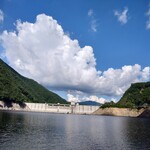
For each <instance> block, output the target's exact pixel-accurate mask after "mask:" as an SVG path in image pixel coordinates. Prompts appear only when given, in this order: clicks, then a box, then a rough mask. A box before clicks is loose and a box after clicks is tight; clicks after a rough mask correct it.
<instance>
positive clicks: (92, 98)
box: [67, 94, 107, 104]
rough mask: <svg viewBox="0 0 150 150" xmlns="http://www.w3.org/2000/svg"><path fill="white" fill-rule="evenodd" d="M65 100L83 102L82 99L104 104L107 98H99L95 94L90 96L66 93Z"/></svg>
mask: <svg viewBox="0 0 150 150" xmlns="http://www.w3.org/2000/svg"><path fill="white" fill-rule="evenodd" d="M67 100H68V101H69V102H83V101H95V102H98V103H101V104H104V103H105V102H106V101H107V100H106V99H105V98H99V97H97V96H95V95H90V96H81V95H75V96H74V95H72V94H67Z"/></svg>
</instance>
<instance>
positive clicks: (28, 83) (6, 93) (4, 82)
mask: <svg viewBox="0 0 150 150" xmlns="http://www.w3.org/2000/svg"><path fill="white" fill-rule="evenodd" d="M0 100H2V101H5V102H17V103H20V102H36V103H68V102H67V101H66V100H64V99H63V98H61V97H60V96H58V95H57V94H55V93H53V92H51V91H49V90H48V89H46V88H45V87H43V86H42V85H40V84H38V83H37V82H36V81H34V80H32V79H28V78H26V77H23V76H21V75H20V74H19V73H17V72H16V71H15V70H14V69H12V68H11V67H10V66H8V65H7V64H6V63H5V62H4V61H3V60H2V59H0Z"/></svg>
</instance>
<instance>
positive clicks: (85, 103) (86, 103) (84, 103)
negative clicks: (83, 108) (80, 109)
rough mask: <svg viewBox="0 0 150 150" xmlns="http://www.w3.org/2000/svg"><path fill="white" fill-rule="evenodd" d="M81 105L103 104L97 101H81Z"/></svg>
mask: <svg viewBox="0 0 150 150" xmlns="http://www.w3.org/2000/svg"><path fill="white" fill-rule="evenodd" d="M79 104H80V105H91V106H100V105H102V104H100V103H98V102H95V101H84V102H79Z"/></svg>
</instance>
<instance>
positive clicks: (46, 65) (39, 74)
mask: <svg viewBox="0 0 150 150" xmlns="http://www.w3.org/2000/svg"><path fill="white" fill-rule="evenodd" d="M16 28H17V31H14V32H8V31H4V32H3V34H1V35H0V41H1V43H2V45H3V47H4V51H3V54H5V57H6V58H7V61H8V62H9V64H10V65H11V66H12V67H13V68H14V69H15V70H17V71H18V72H19V73H21V74H23V75H25V76H27V77H30V78H33V79H35V80H36V81H38V82H39V83H41V84H43V85H45V86H46V87H48V88H50V89H54V90H64V91H68V90H73V91H75V90H77V91H82V92H84V93H89V95H97V94H99V95H102V96H103V95H107V96H116V95H119V96H121V95H122V94H123V93H124V91H125V90H126V89H127V88H128V87H129V86H130V84H131V83H134V82H140V81H148V80H149V79H150V67H145V68H144V69H142V68H141V66H140V65H138V64H136V65H133V66H123V67H122V68H121V69H113V68H109V69H108V70H106V71H104V72H101V71H99V70H97V69H96V59H95V57H94V53H93V48H92V47H91V46H85V47H83V48H81V47H80V45H79V43H78V40H72V39H71V38H70V37H69V36H68V35H66V34H65V33H64V31H63V29H62V27H61V26H60V25H59V24H58V23H57V21H56V20H54V19H53V18H52V17H50V16H46V15H45V14H40V15H38V16H37V18H36V22H35V23H29V22H23V23H22V22H20V21H17V24H16ZM92 98H93V97H92Z"/></svg>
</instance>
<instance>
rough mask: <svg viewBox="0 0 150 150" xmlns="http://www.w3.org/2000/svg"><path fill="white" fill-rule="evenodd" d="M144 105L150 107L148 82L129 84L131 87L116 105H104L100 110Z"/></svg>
mask: <svg viewBox="0 0 150 150" xmlns="http://www.w3.org/2000/svg"><path fill="white" fill-rule="evenodd" d="M145 104H146V105H148V106H149V105H150V82H141V83H134V84H131V87H130V88H129V89H128V90H126V92H125V93H124V94H123V96H122V98H121V99H120V100H119V101H118V102H117V103H114V102H109V103H105V104H104V105H102V107H101V108H106V107H119V108H138V107H142V106H143V105H145Z"/></svg>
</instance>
